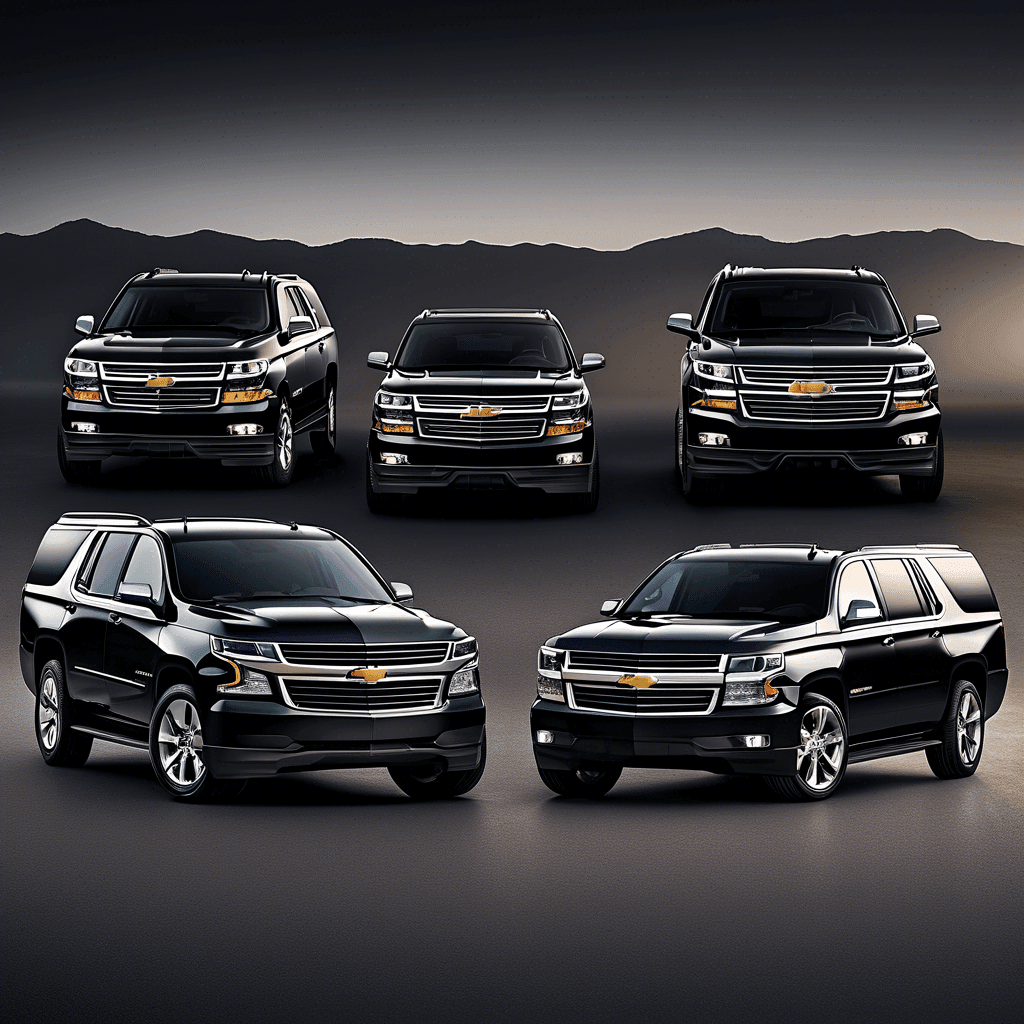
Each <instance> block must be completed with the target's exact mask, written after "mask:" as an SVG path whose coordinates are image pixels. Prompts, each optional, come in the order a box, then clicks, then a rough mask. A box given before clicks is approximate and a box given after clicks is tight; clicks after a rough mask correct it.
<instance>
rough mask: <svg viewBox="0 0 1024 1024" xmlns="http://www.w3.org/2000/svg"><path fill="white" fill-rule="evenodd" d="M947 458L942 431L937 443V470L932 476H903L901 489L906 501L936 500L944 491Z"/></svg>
mask: <svg viewBox="0 0 1024 1024" xmlns="http://www.w3.org/2000/svg"><path fill="white" fill-rule="evenodd" d="M945 464H946V458H945V455H944V454H943V445H942V431H941V430H940V431H939V440H938V443H937V444H936V445H935V472H934V473H933V474H932V475H931V476H901V477H900V491H901V492H902V494H903V497H904V499H905V500H906V501H935V499H936V498H937V497H938V496H939V495H940V494H941V493H942V478H943V476H944V474H945Z"/></svg>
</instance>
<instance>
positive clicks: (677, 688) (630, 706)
mask: <svg viewBox="0 0 1024 1024" xmlns="http://www.w3.org/2000/svg"><path fill="white" fill-rule="evenodd" d="M569 687H570V690H571V695H572V702H573V704H574V705H575V706H576V707H577V708H581V709H583V710H587V711H605V712H612V713H615V714H620V715H706V714H708V713H709V712H710V711H711V709H712V708H713V707H714V704H715V698H716V696H717V695H718V688H717V687H715V686H688V685H687V684H685V683H656V684H655V685H654V686H650V687H648V688H647V689H644V690H639V689H636V688H635V687H632V686H626V685H625V684H623V685H617V684H615V683H592V682H587V683H582V682H571V683H569Z"/></svg>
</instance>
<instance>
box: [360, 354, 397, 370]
mask: <svg viewBox="0 0 1024 1024" xmlns="http://www.w3.org/2000/svg"><path fill="white" fill-rule="evenodd" d="M366 365H367V366H368V367H369V368H370V369H371V370H383V371H384V372H385V373H387V372H388V370H389V369H390V368H391V356H390V355H388V353H387V352H371V353H370V354H369V355H368V356H367V357H366Z"/></svg>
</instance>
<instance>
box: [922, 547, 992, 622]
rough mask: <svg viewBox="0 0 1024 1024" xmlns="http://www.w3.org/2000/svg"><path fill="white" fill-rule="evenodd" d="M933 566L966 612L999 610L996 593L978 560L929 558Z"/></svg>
mask: <svg viewBox="0 0 1024 1024" xmlns="http://www.w3.org/2000/svg"><path fill="white" fill-rule="evenodd" d="M928 561H929V562H931V563H932V567H933V568H934V569H935V571H936V572H937V573H938V574H939V575H940V576H941V577H942V582H943V583H945V584H946V586H947V587H948V588H949V592H950V593H951V594H952V595H953V597H954V598H956V603H957V604H958V605H960V607H961V608H963V610H964V611H965V612H994V611H998V610H999V605H997V604H996V595H995V594H993V593H992V587H991V586H989V582H988V579H986V577H985V573H984V572H983V571H982V568H981V566H980V565H978V560H977V559H976V558H975V557H974V556H973V555H968V556H967V557H963V556H961V557H959V558H956V557H947V558H929V559H928Z"/></svg>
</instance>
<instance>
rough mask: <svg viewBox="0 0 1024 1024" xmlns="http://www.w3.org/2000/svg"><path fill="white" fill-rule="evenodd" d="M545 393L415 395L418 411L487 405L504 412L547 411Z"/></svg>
mask: <svg viewBox="0 0 1024 1024" xmlns="http://www.w3.org/2000/svg"><path fill="white" fill-rule="evenodd" d="M550 401H551V399H550V398H549V397H548V396H547V395H517V396H507V397H498V398H473V397H470V396H467V395H417V396H416V398H415V402H416V409H417V411H418V412H457V413H462V412H466V411H467V410H468V409H471V408H473V407H475V406H481V405H482V406H487V407H488V408H491V409H501V410H503V411H504V412H520V413H522V412H547V409H548V404H549V403H550Z"/></svg>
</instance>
